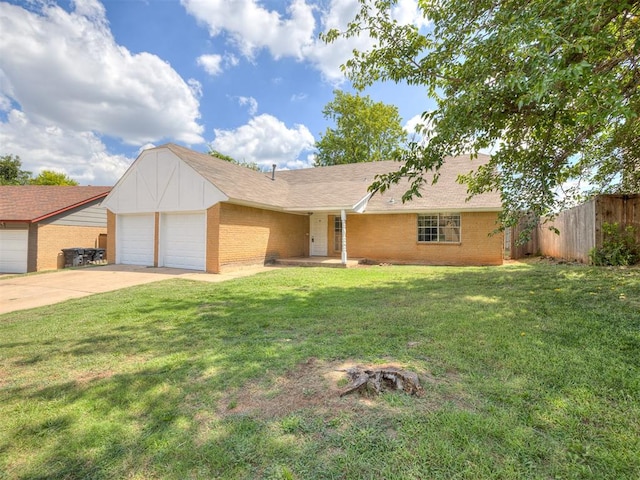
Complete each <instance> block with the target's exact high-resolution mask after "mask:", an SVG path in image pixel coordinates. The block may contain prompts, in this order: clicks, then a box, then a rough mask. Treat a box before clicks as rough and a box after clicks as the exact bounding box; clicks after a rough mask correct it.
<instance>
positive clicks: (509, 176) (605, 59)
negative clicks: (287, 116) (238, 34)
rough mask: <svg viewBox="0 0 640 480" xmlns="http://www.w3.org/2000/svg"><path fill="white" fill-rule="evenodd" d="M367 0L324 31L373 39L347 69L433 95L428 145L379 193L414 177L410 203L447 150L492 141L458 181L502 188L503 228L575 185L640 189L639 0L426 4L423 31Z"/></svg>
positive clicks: (388, 3)
mask: <svg viewBox="0 0 640 480" xmlns="http://www.w3.org/2000/svg"><path fill="white" fill-rule="evenodd" d="M359 1H360V4H361V5H360V11H359V13H358V15H357V16H356V17H355V18H354V19H353V21H351V22H350V24H349V26H348V28H347V29H346V30H345V31H343V32H338V31H336V30H332V31H329V32H327V33H326V34H325V35H324V38H325V40H326V41H329V42H331V41H332V40H334V39H336V38H337V37H339V36H347V37H349V36H354V35H361V34H368V35H370V36H371V37H373V38H374V39H375V43H376V46H375V47H374V48H373V49H372V50H370V51H366V52H357V51H356V52H354V56H353V57H352V59H351V60H349V61H348V62H347V63H346V65H345V66H344V67H345V71H346V72H347V75H348V76H349V77H350V79H351V80H352V81H353V82H354V85H355V86H356V87H358V88H364V87H366V86H367V85H370V84H372V83H374V82H377V81H387V80H391V81H395V82H407V83H409V84H413V85H423V86H424V87H425V88H426V89H427V91H428V92H429V93H430V95H431V96H432V97H433V98H434V99H436V107H435V109H434V110H432V111H426V112H424V114H423V119H424V124H425V125H428V126H429V129H428V130H427V129H425V131H424V134H425V136H426V140H427V141H426V142H424V143H423V144H413V145H412V146H411V148H410V149H408V150H407V152H406V154H405V155H404V156H403V159H404V160H406V162H407V163H406V166H405V167H403V168H401V169H400V170H399V171H398V172H393V173H391V174H390V175H386V176H383V177H382V178H380V179H379V181H378V182H376V184H374V185H373V188H374V189H376V188H377V189H382V190H384V189H385V188H386V187H388V185H389V184H390V183H392V182H394V181H397V180H398V179H399V178H400V177H401V176H408V177H410V178H412V179H413V188H412V189H411V190H410V191H408V192H407V194H406V195H405V199H409V198H411V196H412V195H415V194H416V193H417V194H419V188H420V185H421V183H422V182H423V181H422V180H420V178H421V177H420V174H421V173H422V172H424V171H426V170H430V169H434V170H437V168H439V166H440V165H442V162H443V159H444V157H445V156H446V155H456V154H462V153H472V154H474V153H477V152H479V151H480V150H482V149H487V148H491V147H493V148H494V153H493V154H492V156H491V161H490V163H489V164H488V165H486V166H485V167H483V168H480V169H479V170H478V171H476V172H474V173H473V174H471V175H466V176H465V177H463V178H462V181H465V182H467V184H468V187H469V192H470V194H478V193H481V192H484V191H488V190H496V189H497V190H499V191H501V192H502V195H503V200H504V205H505V214H504V217H503V221H504V222H505V225H508V224H512V223H513V222H515V221H516V220H517V218H518V217H519V216H520V215H521V213H522V212H523V211H529V212H532V213H534V214H536V215H543V214H547V213H549V212H550V211H553V210H554V209H556V208H558V207H559V205H560V204H561V202H562V200H563V199H565V198H570V197H571V195H569V197H567V196H566V193H567V192H563V191H562V190H563V188H566V187H567V186H568V185H574V186H575V185H577V182H582V188H581V189H576V191H575V192H573V193H576V192H578V191H581V192H584V186H585V185H590V186H591V187H593V188H594V190H596V191H616V192H632V191H635V192H638V191H639V190H640V87H639V86H640V16H639V15H640V1H638V0H528V1H526V2H522V1H515V0H466V1H459V0H422V1H420V2H419V6H420V8H421V9H422V12H423V14H424V15H425V17H426V18H428V19H429V20H430V21H431V24H430V26H429V28H428V29H423V30H418V29H417V28H416V27H414V26H411V25H402V24H400V23H398V22H396V21H395V20H394V18H393V13H392V7H393V6H394V4H396V3H397V0H359Z"/></svg>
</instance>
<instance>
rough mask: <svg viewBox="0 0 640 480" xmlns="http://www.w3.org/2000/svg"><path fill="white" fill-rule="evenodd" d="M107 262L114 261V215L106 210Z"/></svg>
mask: <svg viewBox="0 0 640 480" xmlns="http://www.w3.org/2000/svg"><path fill="white" fill-rule="evenodd" d="M107 232H108V234H107V263H116V215H115V213H113V212H112V211H111V210H107Z"/></svg>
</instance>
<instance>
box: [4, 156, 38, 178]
mask: <svg viewBox="0 0 640 480" xmlns="http://www.w3.org/2000/svg"><path fill="white" fill-rule="evenodd" d="M29 177H31V172H27V171H26V170H22V161H21V160H20V157H19V156H18V155H11V154H9V155H4V156H2V157H0V185H25V184H27V183H29Z"/></svg>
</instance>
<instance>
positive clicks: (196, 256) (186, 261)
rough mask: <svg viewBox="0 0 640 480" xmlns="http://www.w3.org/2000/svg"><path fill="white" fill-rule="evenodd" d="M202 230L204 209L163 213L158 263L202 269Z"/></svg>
mask: <svg viewBox="0 0 640 480" xmlns="http://www.w3.org/2000/svg"><path fill="white" fill-rule="evenodd" d="M206 230H207V224H206V215H205V212H196V213H165V214H163V215H162V218H161V221H160V252H159V253H160V258H159V259H158V265H159V266H161V267H174V268H187V269H190V270H205V263H206V242H205V238H206Z"/></svg>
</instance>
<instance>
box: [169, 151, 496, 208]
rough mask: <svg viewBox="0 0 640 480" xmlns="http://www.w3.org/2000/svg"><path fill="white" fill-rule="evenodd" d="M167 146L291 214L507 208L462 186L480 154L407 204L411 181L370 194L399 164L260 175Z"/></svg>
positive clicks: (254, 200) (223, 185)
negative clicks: (377, 179) (462, 178)
mask: <svg viewBox="0 0 640 480" xmlns="http://www.w3.org/2000/svg"><path fill="white" fill-rule="evenodd" d="M156 148H167V149H169V150H170V151H172V152H173V153H174V154H175V155H176V156H178V157H179V158H180V159H181V160H182V161H184V162H185V163H187V164H188V165H189V166H191V167H192V168H193V169H194V170H195V171H196V172H198V173H199V174H200V175H202V176H203V177H204V178H205V179H207V180H208V181H209V182H211V183H212V184H213V185H215V186H216V187H217V188H218V189H220V190H221V191H222V192H223V193H224V194H225V195H226V196H227V197H229V201H230V202H232V203H245V204H252V205H256V206H264V207H272V208H278V209H283V210H289V211H318V210H327V211H330V210H339V209H356V206H357V205H365V206H366V212H367V213H394V212H397V213H400V212H407V211H413V210H415V211H426V210H428V211H451V210H457V211H462V210H485V211H498V210H500V209H501V208H502V203H501V200H500V194H499V193H498V192H489V193H483V194H481V195H476V196H474V197H472V198H470V199H468V193H467V188H466V186H465V185H461V184H459V183H458V182H457V177H458V175H460V174H464V173H468V172H470V171H472V170H476V169H477V168H478V167H479V166H480V165H483V164H485V163H487V162H488V161H489V158H490V157H489V156H487V155H478V156H477V157H476V158H475V159H472V158H471V157H470V156H468V155H467V156H459V157H446V158H445V161H444V164H443V166H442V167H441V169H440V171H439V179H438V181H437V182H436V183H435V184H433V183H432V182H431V181H430V178H431V176H432V174H431V173H426V174H425V175H426V176H427V179H428V180H427V182H425V185H424V186H423V187H422V189H421V194H422V196H421V197H415V198H414V199H413V200H411V201H410V202H407V203H402V195H403V194H404V192H405V191H407V190H408V188H409V181H408V180H406V179H405V180H402V181H401V182H399V183H398V184H397V185H393V186H391V188H390V189H388V190H387V191H386V192H385V193H384V194H381V193H376V194H375V195H373V196H372V197H371V198H369V197H370V195H371V194H370V192H369V191H368V188H369V186H370V185H371V184H372V183H373V182H374V180H375V177H376V175H380V174H384V173H390V172H393V171H397V170H398V168H399V167H400V166H401V164H400V163H398V162H394V161H382V162H367V163H351V164H345V165H334V166H327V167H315V168H306V169H299V170H284V171H277V172H276V173H275V180H272V179H271V173H268V174H267V173H264V172H256V171H254V170H251V169H249V168H246V167H243V166H239V165H235V164H233V163H231V162H228V161H225V160H221V159H218V158H214V157H212V156H210V155H208V154H205V153H199V152H195V151H193V150H190V149H188V148H185V147H181V146H178V145H175V144H167V145H163V146H160V147H156Z"/></svg>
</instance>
